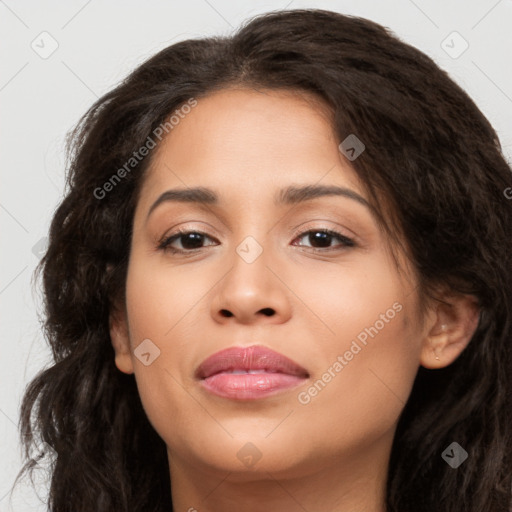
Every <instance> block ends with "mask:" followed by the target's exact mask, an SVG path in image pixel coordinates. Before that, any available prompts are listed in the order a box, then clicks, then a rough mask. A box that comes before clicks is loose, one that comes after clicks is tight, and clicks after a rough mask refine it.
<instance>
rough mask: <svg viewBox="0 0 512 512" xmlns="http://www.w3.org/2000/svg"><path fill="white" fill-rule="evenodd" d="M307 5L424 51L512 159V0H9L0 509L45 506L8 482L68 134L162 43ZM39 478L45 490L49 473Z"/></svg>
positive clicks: (1, 192) (0, 151)
mask: <svg viewBox="0 0 512 512" xmlns="http://www.w3.org/2000/svg"><path fill="white" fill-rule="evenodd" d="M303 7H318V8H325V9H330V10H333V11H338V12H341V13H345V14H353V15H357V16H363V17H366V18H369V19H372V20H374V21H377V22H378V23H381V24H383V25H385V26H387V27H389V28H391V29H392V30H393V31H394V32H395V33H396V34H397V35H398V36H399V37H400V38H401V39H402V40H404V41H406V42H408V43H410V44H412V45H414V46H416V47H417V48H419V49H420V50H422V51H424V52H425V53H427V54H428V55H429V56H431V57H432V58H433V59H434V60H435V61H436V62H437V63H438V64H439V65H440V66H441V67H442V68H444V69H446V70H447V71H448V72H449V73H450V75H451V76H452V78H453V79H455V81H456V82H458V83H459V84H460V85H461V86H462V87H463V88H464V89H465V90H466V91H467V92H468V93H469V94H470V95H471V96H472V98H473V99H474V100H475V102H476V103H477V105H478V106H479V107H480V109H481V110H482V111H483V112H484V114H485V115H486V116H487V117H488V119H489V120H490V121H491V123H493V125H494V127H495V128H496V130H497V132H498V134H499V136H500V140H501V143H502V145H503V147H504V151H505V154H506V155H507V157H508V158H509V160H510V156H511V155H512V66H510V62H511V61H512V32H511V31H510V26H511V25H512V0H500V1H497V0H472V1H463V0H460V1H455V0H450V1H430V2H428V1H426V0H414V1H413V0H397V1H382V0H357V1H330V2H329V1H318V2H313V1H310V2H301V1H299V0H292V1H287V0H283V1H259V2H256V1H252V2H251V1H248V0H242V1H236V2H235V1H232V2H229V1H228V0H189V1H187V2H174V1H167V2H164V1H154V0H153V1H142V0H139V1H135V0H131V1H125V2H121V1H118V2H114V1H111V0H108V1H102V2H100V1H99V0H89V1H87V0H77V1H67V2H57V1H48V0H45V1H37V2H36V1H35V0H32V1H25V2H23V3H22V2H18V3H17V2H15V1H14V0H0V105H1V118H0V119H1V122H0V130H1V134H0V155H1V166H0V173H1V188H0V234H1V243H2V246H1V247H2V251H1V253H0V258H1V265H0V308H1V313H0V314H1V316H0V318H1V324H0V328H1V338H0V350H1V352H0V357H1V359H0V362H1V367H0V379H1V384H2V385H1V386H0V461H1V462H0V512H7V511H16V512H23V511H29V510H30V511H43V510H46V507H45V505H44V503H43V502H42V501H41V500H39V499H38V497H37V494H36V493H35V492H34V491H33V490H32V489H31V487H30V486H29V485H28V484H23V485H20V486H19V487H18V488H17V490H16V492H15V493H14V494H13V495H12V497H11V496H10V495H9V491H10V488H11V485H12V483H13V480H14V477H15V475H16V473H17V471H18V470H19V468H20V465H21V449H20V445H19V442H18V433H17V423H18V409H19V404H20V400H21V396H22V393H23V390H24V388H25V386H26V384H27V383H28V382H29V381H30V380H31V378H32V377H33V376H34V375H35V374H36V373H37V372H38V371H39V370H40V369H42V368H43V367H44V366H45V365H47V364H48V363H49V354H50V352H49V349H48V348H47V347H46V344H45V342H44V340H43V338H42V335H41V327H40V320H39V317H38V312H40V311H41V293H40V291H39V290H38V288H37V287H35V286H34V285H33V282H32V274H33V271H34V268H35V266H36V264H37V262H38V259H39V255H40V252H41V249H44V246H45V236H46V234H47V230H48V227H49V222H50V219H51V217H52V213H53V211H54V209H55V207H56V206H57V204H58V202H59V201H60V200H61V198H62V194H63V190H64V170H65V155H64V137H65V135H66V133H67V132H68V131H69V130H70V129H71V128H72V127H73V126H74V124H75V123H76V122H77V121H78V119H79V117H80V115H82V114H83V113H84V112H85V110H86V109H87V108H88V107H89V106H90V105H91V104H92V103H93V101H95V100H96V98H98V97H100V96H101V95H103V94H104V93H106V92H107V91H108V90H110V89H111V88H112V87H113V86H114V85H115V84H117V83H118V82H119V81H120V80H121V79H122V78H123V77H124V76H125V75H126V74H127V73H128V72H130V71H131V70H132V69H133V68H135V67H136V66H137V65H138V64H140V63H141V62H142V61H143V60H145V59H146V58H148V57H149V56H151V55H153V54H154V53H156V52H157V51H158V50H160V49H162V48H163V47H165V46H167V45H169V44H171V43H174V42H177V41H180V40H183V39H187V38H191V37H202V36H207V35H213V34H219V35H227V34H229V33H231V32H232V31H233V30H234V29H235V28H236V27H238V26H239V24H240V23H241V22H242V21H244V20H246V19H247V18H248V17H251V16H252V15H255V14H258V13H261V12H265V11H269V10H276V9H283V8H290V9H295V8H303ZM454 31H456V32H458V34H459V35H453V32H454ZM43 32H46V33H47V34H43V35H41V34H42V33H43ZM443 41H444V43H443ZM57 45H58V46H57ZM466 45H469V46H468V48H467V49H466V50H465V51H464V52H463V53H461V52H462V50H464V48H465V46H466ZM53 47H56V49H55V51H53V53H51V51H52V50H53V49H54V48H53ZM50 53H51V54H50ZM36 483H37V489H38V492H39V495H40V496H41V498H43V499H44V496H45V494H46V484H45V481H44V478H43V475H40V478H38V479H37V480H36Z"/></svg>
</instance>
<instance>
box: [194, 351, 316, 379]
mask: <svg viewBox="0 0 512 512" xmlns="http://www.w3.org/2000/svg"><path fill="white" fill-rule="evenodd" d="M230 370H268V371H269V372H274V373H286V374H288V375H297V376H300V377H309V374H308V372H307V370H305V369H304V368H303V367H302V366H300V365H298V364H297V363H295V362H294V361H292V360H291V359H289V358H288V357H286V356H284V355H283V354H280V353H278V352H275V351H274V350H271V349H269V348H267V347H264V346H262V345H252V346H250V347H230V348H227V349H224V350H221V351H220V352H216V353H215V354H213V355H211V356H209V357H208V358H206V359H205V360H204V361H203V362H202V363H201V364H200V365H199V367H198V368H197V370H196V377H197V378H198V379H206V378H207V377H210V376H212V375H215V374H216V373H220V372H224V371H230Z"/></svg>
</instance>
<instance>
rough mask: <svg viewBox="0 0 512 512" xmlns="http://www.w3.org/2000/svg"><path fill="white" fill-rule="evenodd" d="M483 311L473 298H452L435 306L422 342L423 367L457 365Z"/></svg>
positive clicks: (451, 296) (465, 296)
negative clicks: (454, 362)
mask: <svg viewBox="0 0 512 512" xmlns="http://www.w3.org/2000/svg"><path fill="white" fill-rule="evenodd" d="M479 316H480V308H479V306H478V300H477V299H476V297H474V296H473V295H462V294H449V295H445V296H444V297H443V301H442V302H439V303H437V304H436V308H435V311H434V314H433V315H432V321H431V322H430V327H429V330H428V332H427V335H426V337H425V338H424V339H423V345H422V350H421V357H420V364H421V365H422V366H424V367H425V368H429V369H438V368H444V367H446V366H449V365H450V364H451V363H453V361H455V360H456V359H457V358H458V357H459V356H460V354H461V353H462V351H463V350H464V349H465V348H466V347H467V345H468V343H469V342H470V340H471V338H472V336H473V334H474V332H475V330H476V328H477V326H478V321H479Z"/></svg>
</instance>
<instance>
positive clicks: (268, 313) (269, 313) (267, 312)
mask: <svg viewBox="0 0 512 512" xmlns="http://www.w3.org/2000/svg"><path fill="white" fill-rule="evenodd" d="M261 312H262V313H263V314H264V315H265V316H272V315H273V314H274V310H273V309H272V308H263V309H262V310H261Z"/></svg>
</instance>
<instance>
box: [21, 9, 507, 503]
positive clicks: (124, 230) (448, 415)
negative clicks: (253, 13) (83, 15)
mask: <svg viewBox="0 0 512 512" xmlns="http://www.w3.org/2000/svg"><path fill="white" fill-rule="evenodd" d="M231 85H238V86H247V87H259V88H262V87H265V88H270V89H292V90H298V91H307V92H309V93H313V94H315V95H316V96H317V97H318V98H320V99H322V100H323V101H324V102H325V104H327V105H328V106H329V107H330V109H331V110H332V112H333V114H334V116H333V123H334V129H335V130H336V133H337V135H338V136H339V140H340V141H342V140H344V139H345V138H346V137H347V136H348V135H349V134H356V135H357V137H358V138H359V139H361V140H362V141H364V144H365V146H366V149H365V151H364V153H363V154H362V155H361V156H360V157H359V158H357V159H356V160H354V161H353V162H352V165H353V168H354V170H355V171H356V172H357V174H358V176H359V177H360V179H361V180H362V183H364V184H365V186H366V187H367V188H368V190H369V192H370V194H371V197H372V201H373V203H374V205H375V207H376V208H377V209H379V211H382V208H381V207H382V205H381V204H380V203H379V200H378V199H379V197H381V198H382V197H383V198H385V201H386V204H387V205H388V206H389V211H390V212H392V217H393V218H392V219H391V218H390V217H389V216H388V217H385V216H384V215H383V218H386V219H387V220H386V226H387V229H388V232H389V235H390V236H394V237H395V238H396V239H398V238H399V237H398V236H397V233H398V232H399V233H400V236H401V238H402V239H403V240H404V241H406V243H407V245H408V247H409V248H410V258H411V261H412V262H413V264H414V267H415V269H416V270H417V272H418V275H419V278H420V279H419V280H420V287H419V293H420V295H421V296H422V297H426V296H434V290H435V289H436V286H437V285H439V284H443V285H444V286H447V287H449V288H451V289H452V290H454V291H459V292H462V293H470V294H473V295H475V296H476V297H477V298H478V302H479V306H480V308H481V314H480V320H479V324H478V327H477V330H476V332H475V334H474V336H473V337H472V339H471V341H470V343H469V345H468V347H467V348H466V350H465V351H464V352H463V353H462V354H461V356H460V357H459V358H458V359H457V360H456V361H455V362H454V363H453V364H451V365H450V366H448V367H447V368H444V369H442V370H436V371H433V370H426V369H424V368H420V369H419V371H418V374H417V378H416V381H415V383H414V387H413V390H412V393H411V395H410V398H409V400H408V402H407V404H406V406H405V408H404V410H403V413H402V415H401V417H400V419H399V424H398V427H397V431H396V435H395V439H394V443H393V447H392V453H391V461H390V466H389V475H388V482H387V507H388V511H389V512H392V511H396V512H422V511H424V512H427V511H428V512H432V511H434V510H435V511H437V512H460V511H464V512H482V511H491V512H506V511H509V510H510V508H509V507H510V506H511V502H512V499H511V484H512V459H511V455H512V432H511V429H512V326H511V314H512V250H511V241H512V200H510V199H507V193H506V191H507V190H510V191H511V193H512V188H511V187H512V173H511V169H510V167H509V166H508V164H507V162H506V160H505V158H504V156H503V154H502V152H501V148H500V144H499V141H498V137H497V135H496V133H495V131H494V130H493V128H492V127H491V125H490V123H489V122H488V121H487V119H486V118H485V117H484V115H483V114H482V113H481V112H480V110H479V109H478V108H477V107H476V106H475V104H474V103H473V101H472V100H471V99H470V98H469V97H468V95H467V94H466V93H465V92H464V91H463V90H462V89H461V88H460V87H459V86H458V85H456V84H455V83H454V81H452V80H451V79H450V78H449V76H448V75H447V73H446V72H444V71H442V70H441V69H439V68H438V66H437V65H436V64H435V63H434V62H433V61H432V60H431V59H430V58H429V57H427V56H426V55H425V54H423V53H422V52H420V51H419V50H417V49H415V48H413V47H411V46H409V45H407V44H405V43H404V42H402V41H400V40H399V39H398V38H396V37H395V36H394V35H393V34H392V33H390V32H389V31H388V30H387V29H385V28H384V27H382V26H380V25H378V24H376V23H374V22H371V21H368V20H365V19H362V18H357V17H351V16H345V15H342V14H338V13H334V12H329V11H325V10H317V9H308V10H292V11H277V12H270V13H266V14H264V15H260V16H257V17H256V18H254V19H252V20H250V21H249V22H247V23H246V24H245V25H244V26H242V27H241V28H240V29H239V30H238V31H237V32H236V33H235V34H234V35H232V36H229V37H210V38H205V39H193V40H186V41H182V42H179V43H177V44H173V45H172V46H169V47H168V48H165V49H164V50H162V51H160V52H159V53H158V54H156V55H155V56H153V57H152V58H150V59H149V60H147V61H146V62H145V63H143V64H142V65H141V66H140V67H138V68H137V69H135V71H133V72H132V73H131V74H130V75H129V76H128V77H127V78H126V79H125V80H124V81H123V82H122V83H121V84H120V85H119V86H118V87H116V88H115V89H113V90H112V91H111V92H109V93H107V94H105V95H104V96H103V97H102V98H100V99H99V100H98V101H97V102H96V103H95V104H94V105H92V107H91V108H90V109H89V110H88V111H87V112H86V114H85V115H84V116H83V117H82V119H81V120H80V122H79V124H78V125H77V127H76V129H75V130H74V131H73V132H72V133H71V134H70V140H69V171H68V175H67V187H66V195H65V197H64V199H63V201H62V202H61V204H60V205H59V206H58V208H57V210H56V212H55V215H54V217H53V220H52V223H51V228H50V236H49V246H48V250H47V252H46V254H45V256H44V257H43V259H42V260H41V263H40V267H39V268H38V269H37V270H38V272H42V278H43V279H42V282H43V287H44V297H45V315H46V320H45V335H46V338H47V340H48V342H49V343H50V345H51V348H52V352H53V356H54V363H53V364H52V366H51V367H49V368H47V369H45V370H44V371H42V372H40V373H39V374H38V375H37V376H36V378H34V380H33V381H32V382H31V383H30V385H29V386H28V387H27V390H26V392H25V395H24V399H23V403H22V407H21V435H22V442H23V443H24V447H25V454H26V458H27V461H26V463H25V466H24V467H23V468H22V471H20V475H21V474H23V473H25V472H31V471H32V470H33V468H34V467H36V465H37V462H38V457H37V456H36V455H35V454H34V453H33V447H34V446H35V445H37V444H38V443H39V442H40V441H44V443H46V444H43V445H42V446H46V448H48V449H50V453H49V456H50V461H51V466H50V468H51V485H50V492H49V507H50V510H51V511H53V512H70V511H73V512H91V511H93V510H94V511H95V512H107V511H108V512H114V511H115V512H139V511H140V512H142V511H144V512H150V511H151V512H158V511H164V510H170V507H171V492H170V479H169V468H168V461H167V454H166V446H165V444H164V442H163V440H162V439H161V438H160V437H159V436H158V435H157V433H156V432H155V431H154V429H153V428H152V426H151V425H150V424H149V421H148V419H147V417H146V415H145V413H144V410H143V408H142V405H141V402H140V398H139V395H138V392H137V387H136V384H135V380H134V378H133V376H132V375H125V374H123V373H121V372H119V371H118V370H117V368H116V367H115V365H114V352H113V348H112V346H111V342H110V336H109V311H110V310H111V307H113V304H114V303H116V301H121V303H122V301H123V300H124V295H123V294H124V285H125V280H126V273H127V261H128V255H129V248H130V242H131V229H132V222H133V215H134V207H135V205H136V203H137V199H138V193H139V190H140V186H141V183H142V179H143V176H144V174H145V170H146V169H147V168H148V166H149V162H150V161H151V156H152V154H153V153H152V152H150V154H149V155H148V156H146V157H145V158H143V159H141V161H140V162H138V163H137V165H135V166H134V167H133V168H132V169H130V172H126V173H124V174H123V176H122V180H121V181H120V182H116V183H115V186H112V187H109V192H108V194H105V195H104V196H103V197H98V196H99V195H102V194H98V192H97V190H98V188H101V187H103V186H104V184H105V183H107V182H108V181H109V180H110V179H111V178H112V175H113V174H115V173H116V172H117V170H118V169H121V168H122V167H123V165H125V164H126V162H127V161H128V160H129V159H130V157H131V155H132V154H133V152H134V151H137V150H138V149H139V148H141V147H142V146H143V145H145V144H146V141H147V138H148V137H149V136H150V135H151V134H152V133H153V132H154V130H155V129H156V128H157V127H158V126H159V125H160V124H161V123H162V122H165V120H166V119H167V118H168V116H169V115H170V114H171V113H172V112H174V111H175V110H176V109H178V108H179V107H180V106H182V105H184V104H185V103H186V102H187V101H188V100H190V98H195V99H196V100H197V101H199V102H200V99H201V97H204V96H206V95H208V94H209V93H211V92H213V91H215V90H219V89H222V88H225V87H229V86H231ZM95 191H96V193H95ZM508 197H510V195H508ZM454 441H455V442H457V443H459V444H460V445H461V446H462V447H464V449H465V450H466V451H467V452H468V453H469V458H468V459H467V460H466V461H465V462H464V464H463V465H461V466H460V467H459V468H458V469H453V468H451V467H450V466H449V465H448V464H447V463H446V462H445V461H444V460H443V459H442V457H441V452H442V451H443V449H444V448H446V447H447V446H449V445H450V444H451V443H452V442H454ZM43 455H44V454H43Z"/></svg>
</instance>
